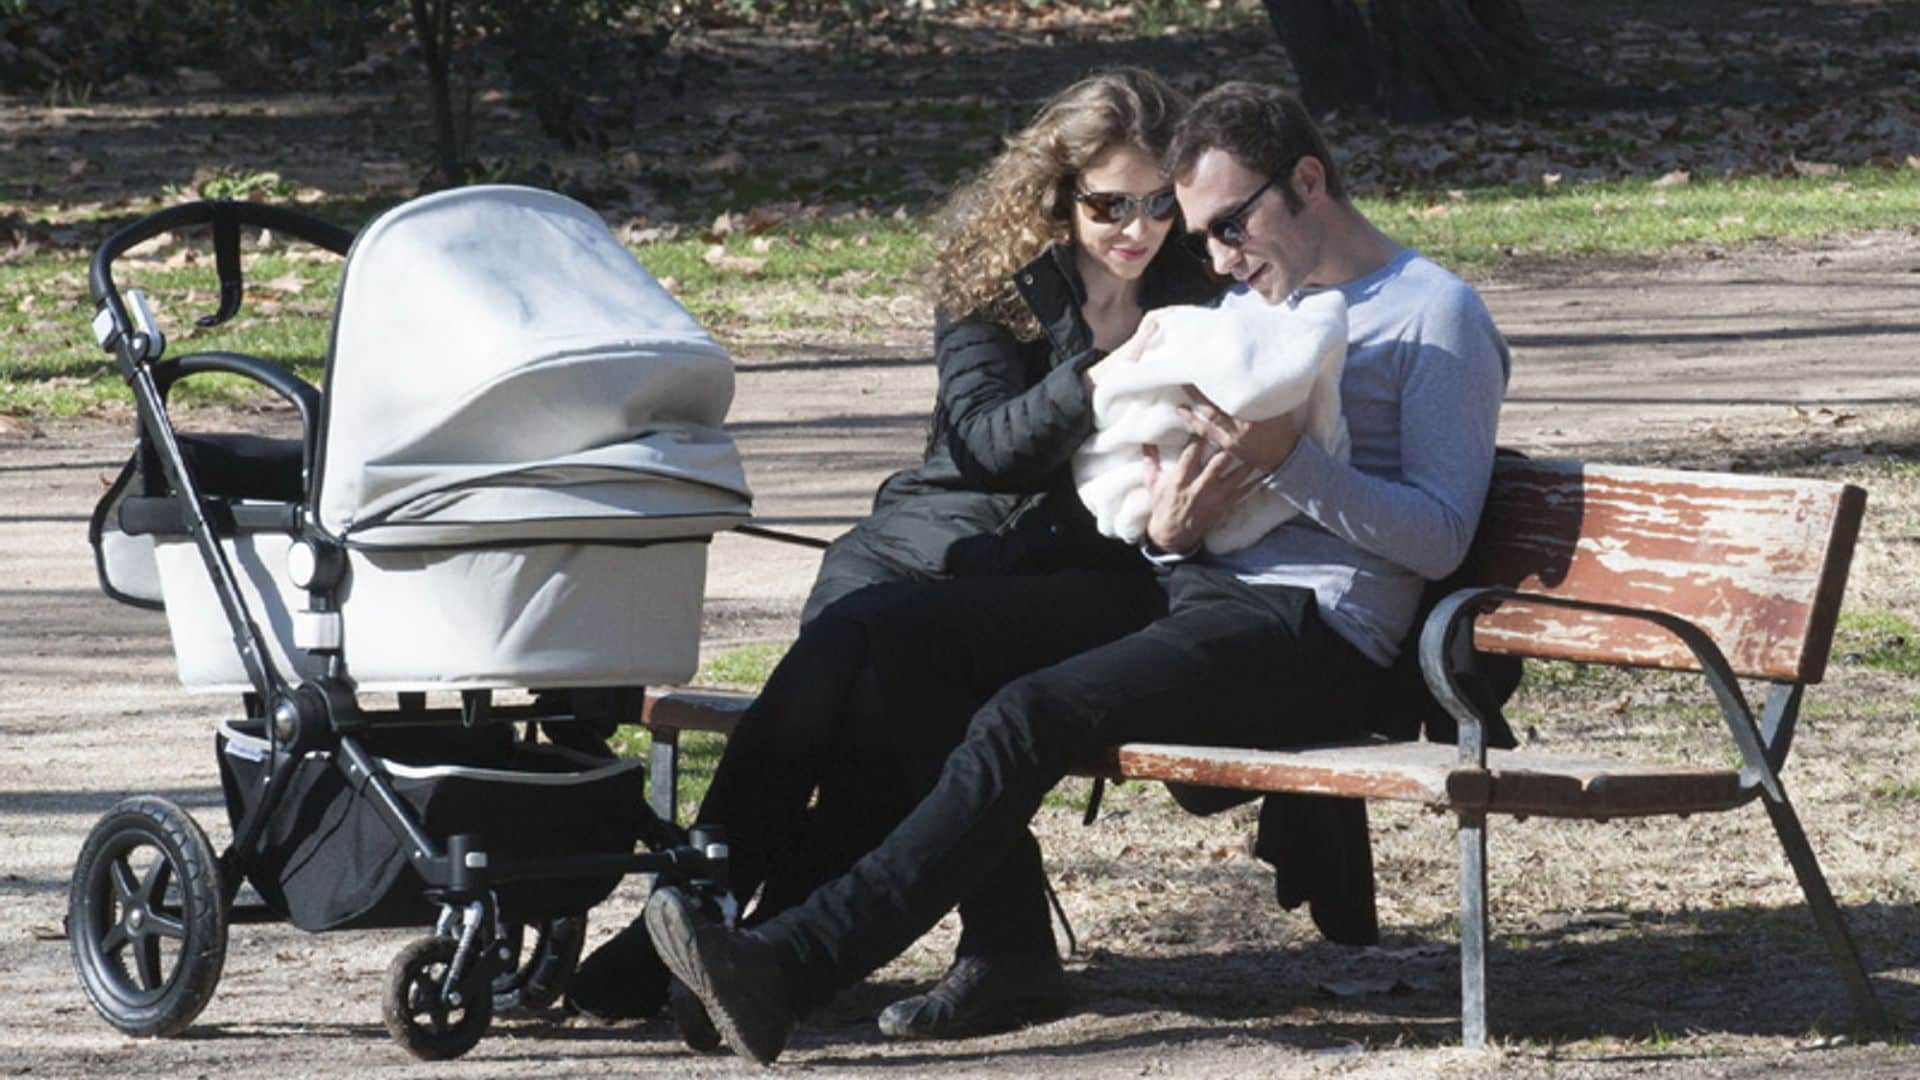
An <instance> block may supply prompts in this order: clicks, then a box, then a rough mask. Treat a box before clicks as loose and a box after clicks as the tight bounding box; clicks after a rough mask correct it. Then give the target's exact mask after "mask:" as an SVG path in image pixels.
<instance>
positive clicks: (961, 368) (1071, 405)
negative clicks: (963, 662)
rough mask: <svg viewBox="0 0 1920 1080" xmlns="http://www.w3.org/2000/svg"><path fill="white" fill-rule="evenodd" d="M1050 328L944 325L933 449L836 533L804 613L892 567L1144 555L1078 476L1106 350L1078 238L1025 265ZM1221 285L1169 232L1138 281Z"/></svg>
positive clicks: (1189, 298) (1162, 290)
mask: <svg viewBox="0 0 1920 1080" xmlns="http://www.w3.org/2000/svg"><path fill="white" fill-rule="evenodd" d="M1014 284H1015V286H1016V288H1018V289H1019V291H1020V295H1021V297H1022V299H1024V300H1025V301H1026V303H1027V307H1028V309H1029V310H1031V311H1032V312H1033V314H1034V317H1035V319H1036V320H1038V321H1039V323H1040V326H1041V328H1042V330H1044V331H1045V332H1044V333H1043V334H1042V336H1040V337H1038V338H1036V339H1034V340H1032V341H1021V340H1019V339H1018V338H1016V337H1015V336H1014V335H1013V332H1012V331H1010V330H1009V329H1007V327H1005V326H1003V325H1001V324H999V323H996V322H992V321H989V320H987V319H981V318H964V319H959V320H956V321H948V320H947V319H945V318H942V319H941V320H940V321H939V324H938V325H937V326H936V328H935V330H934V364H935V366H936V367H937V368H938V369H939V373H940V390H939V397H938V400H937V401H936V402H935V405H934V411H933V421H932V425H931V429H930V430H929V432H928V436H927V448H926V456H925V458H924V459H923V460H922V461H921V463H920V464H919V465H917V466H915V467H914V468H911V469H904V470H902V471H900V472H897V473H894V474H893V475H892V476H890V477H888V478H887V479H886V481H885V482H884V483H882V484H881V485H880V490H879V491H878V492H877V493H876V494H875V495H874V500H873V513H872V514H871V515H870V516H869V517H867V518H866V519H865V520H863V521H861V522H860V523H859V524H858V525H856V526H854V528H853V530H852V531H850V532H848V533H846V534H845V535H843V536H841V537H840V538H839V539H838V540H836V541H834V544H833V546H832V547H831V548H829V549H828V551H827V553H826V556H825V558H824V559H823V560H822V562H821V566H820V575H819V577H818V578H817V579H816V580H815V582H814V588H813V593H812V595H810V596H809V597H808V598H807V605H806V610H805V611H804V613H803V614H802V617H801V621H802V622H803V623H804V622H807V621H810V620H811V619H812V618H813V617H814V616H815V615H817V614H819V612H821V611H822V610H824V609H825V608H826V607H827V606H828V605H829V604H832V603H833V602H835V601H837V600H839V599H840V598H842V597H844V596H846V595H848V594H850V593H852V592H854V591H856V590H858V589H860V588H862V587H864V586H866V585H871V584H875V583H878V582H882V581H899V580H931V579H934V578H940V577H951V576H957V575H979V574H1012V573H1043V572H1046V571H1049V570H1054V569H1060V568H1064V567H1068V566H1098V565H1123V564H1133V563H1139V562H1140V561H1141V560H1139V558H1138V556H1137V554H1136V553H1135V552H1134V550H1133V549H1132V548H1130V547H1128V546H1125V545H1121V544H1119V543H1117V542H1115V541H1112V540H1108V539H1106V538H1103V537H1101V536H1100V535H1099V534H1098V533H1097V532H1096V530H1095V529H1094V525H1093V518H1092V516H1091V515H1090V514H1088V513H1087V512H1086V509H1085V507H1083V506H1082V505H1081V503H1080V499H1079V496H1078V495H1076V494H1075V492H1074V489H1073V470H1072V465H1071V463H1072V459H1073V452H1074V451H1075V450H1077V449H1078V448H1079V446H1080V444H1081V442H1083V441H1084V440H1085V439H1086V438H1087V436H1088V435H1090V434H1091V433H1092V432H1093V396H1092V394H1091V393H1090V392H1089V391H1088V389H1087V385H1086V381H1085V380H1084V379H1083V378H1081V375H1082V373H1084V372H1085V371H1086V369H1087V368H1088V367H1090V366H1091V365H1092V364H1093V363H1094V362H1095V361H1097V360H1099V359H1100V358H1101V357H1102V356H1104V355H1105V353H1103V352H1101V351H1100V350H1099V349H1096V348H1095V347H1094V344H1093V334H1092V331H1091V330H1089V329H1088V327H1087V323H1086V319H1085V318H1084V317H1082V315H1081V307H1082V306H1083V305H1084V304H1085V302H1086V286H1085V285H1084V284H1082V282H1081V280H1080V272H1079V268H1078V267H1077V265H1076V264H1075V261H1074V250H1073V248H1072V247H1071V246H1070V245H1065V244H1061V245H1056V246H1054V247H1052V248H1050V249H1048V250H1047V251H1046V252H1044V253H1042V254H1041V255H1040V257H1039V258H1036V259H1035V260H1034V261H1033V262H1031V263H1028V264H1027V265H1026V266H1025V267H1024V268H1022V269H1021V270H1020V271H1019V273H1018V274H1016V275H1015V279H1014ZM1219 292H1220V285H1219V283H1218V282H1216V281H1215V280H1214V279H1213V278H1212V277H1211V276H1210V275H1209V274H1208V273H1207V272H1206V270H1205V268H1204V267H1203V266H1202V265H1201V264H1200V262H1199V261H1198V260H1197V259H1196V258H1194V257H1193V255H1192V254H1190V253H1189V252H1188V251H1186V250H1184V249H1183V247H1182V246H1181V245H1179V244H1176V243H1168V244H1166V245H1164V246H1163V247H1162V248H1161V250H1160V253H1159V254H1158V255H1156V256H1155V257H1154V260H1153V263H1152V264H1151V265H1150V266H1148V268H1147V272H1146V275H1145V276H1144V277H1143V278H1142V279H1141V283H1140V299H1141V306H1142V307H1144V308H1147V309H1152V308H1156V307H1164V306H1167V305H1169V304H1193V303H1204V302H1206V301H1208V300H1211V299H1213V298H1214V297H1215V296H1217V295H1219Z"/></svg>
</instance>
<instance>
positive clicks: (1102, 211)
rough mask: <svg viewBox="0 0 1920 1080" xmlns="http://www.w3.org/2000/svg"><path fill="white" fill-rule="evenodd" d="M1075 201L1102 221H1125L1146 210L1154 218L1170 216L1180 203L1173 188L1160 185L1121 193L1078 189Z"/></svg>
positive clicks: (1096, 219)
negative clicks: (1156, 188)
mask: <svg viewBox="0 0 1920 1080" xmlns="http://www.w3.org/2000/svg"><path fill="white" fill-rule="evenodd" d="M1073 201H1074V202H1077V203H1079V204H1080V205H1081V206H1084V207H1086V208H1087V216H1088V217H1090V218H1092V219H1093V220H1094V221H1095V222H1096V223H1097V224H1100V225H1124V224H1126V223H1127V222H1129V221H1132V220H1133V216H1134V215H1135V214H1138V213H1140V212H1141V211H1143V210H1144V211H1146V215H1147V216H1148V217H1150V218H1152V219H1153V220H1155V221H1166V220H1167V219H1168V218H1171V217H1172V216H1173V214H1174V211H1176V210H1178V209H1179V208H1180V207H1179V204H1178V203H1176V202H1175V201H1174V199H1173V189H1172V188H1170V187H1169V188H1161V189H1160V190H1159V191H1156V192H1153V193H1152V194H1149V195H1122V194H1119V193H1118V192H1113V191H1075V192H1074V193H1073Z"/></svg>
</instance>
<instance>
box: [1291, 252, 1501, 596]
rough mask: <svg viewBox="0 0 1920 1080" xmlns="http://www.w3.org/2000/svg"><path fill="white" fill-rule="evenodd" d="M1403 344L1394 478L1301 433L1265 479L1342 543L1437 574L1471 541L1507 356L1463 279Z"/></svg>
mask: <svg viewBox="0 0 1920 1080" xmlns="http://www.w3.org/2000/svg"><path fill="white" fill-rule="evenodd" d="M1402 347H1403V348H1405V349H1406V350H1407V355H1406V357H1405V362H1404V364H1403V366H1402V368H1401V383H1400V428H1399V437H1400V475H1399V476H1398V477H1386V476H1377V475H1372V474H1369V473H1364V472H1361V471H1360V470H1359V469H1356V468H1354V467H1353V466H1352V465H1350V464H1347V463H1345V462H1341V461H1338V460H1336V459H1335V458H1334V457H1333V456H1331V455H1330V454H1328V453H1327V452H1326V451H1325V450H1324V449H1322V448H1321V447H1319V446H1317V445H1315V444H1314V443H1313V442H1312V441H1310V440H1308V439H1301V440H1300V442H1299V444H1298V445H1297V446H1295V448H1294V451H1293V454H1292V455H1291V456H1289V457H1288V458H1287V460H1286V461H1284V462H1282V463H1281V465H1280V467H1279V468H1277V469H1275V470H1274V471H1273V473H1272V474H1270V475H1269V476H1268V477H1267V480H1266V484H1267V486H1268V487H1269V488H1271V489H1272V490H1273V491H1275V492H1277V493H1279V494H1280V495H1281V496H1283V497H1284V498H1286V499H1287V500H1288V501H1290V502H1292V503H1293V504H1294V505H1295V506H1297V507H1299V509H1300V511H1301V512H1302V513H1304V514H1306V515H1307V516H1308V517H1310V518H1312V519H1313V520H1314V521H1316V522H1318V523H1319V524H1320V525H1321V526H1323V527H1324V528H1326V529H1327V530H1328V531H1330V532H1332V533H1333V534H1334V535H1336V536H1338V537H1340V538H1341V539H1343V540H1346V541H1347V542H1348V543H1351V544H1353V545H1355V546H1356V547H1359V548H1361V549H1363V550H1366V551H1370V552H1372V553H1374V554H1376V555H1379V556H1380V557H1382V558H1385V559H1389V560H1391V561H1393V562H1395V563H1398V564H1400V565H1401V566H1404V567H1406V568H1408V569H1409V570H1412V571H1413V572H1415V573H1417V574H1419V575H1420V576H1421V577H1424V578H1427V579H1429V580H1438V579H1440V578H1443V577H1445V576H1447V574H1449V573H1451V572H1452V571H1453V569H1454V568H1455V567H1457V566H1459V565H1460V562H1461V560H1463V559H1465V558H1466V554H1467V548H1468V546H1469V545H1470V544H1471V543H1472V542H1473V532H1474V528H1475V526H1476V525H1477V524H1478V523H1479V520H1480V508H1481V506H1482V505H1483V504H1484V503H1485V501H1486V495H1487V482H1488V479H1489V478H1490V477H1491V476H1492V474H1493V449H1494V437H1495V434H1496V431H1497V429H1498V426H1499V418H1500V401H1501V398H1502V397H1504V396H1505V393H1506V383H1507V372H1508V367H1509V363H1510V361H1509V357H1508V353H1507V346H1506V342H1505V341H1504V340H1502V338H1501V337H1500V331H1499V330H1498V329H1497V328H1495V326H1494V324H1493V319H1492V317H1491V316H1490V315H1488V314H1487V310H1486V307H1485V306H1484V305H1483V304H1482V303H1481V302H1480V299H1479V297H1478V296H1476V295H1475V294H1474V293H1473V291H1472V290H1471V289H1469V288H1467V287H1466V286H1465V285H1461V286H1460V287H1459V289H1458V290H1457V291H1456V292H1455V293H1454V294H1453V295H1451V296H1450V297H1448V298H1446V300H1445V301H1444V302H1442V303H1437V304H1434V305H1433V306H1432V307H1431V308H1430V309H1428V310H1427V311H1425V312H1424V313H1423V314H1422V317H1421V319H1420V330H1419V335H1418V337H1417V339H1415V340H1411V341H1408V342H1406V343H1405V344H1404V345H1403V346H1402Z"/></svg>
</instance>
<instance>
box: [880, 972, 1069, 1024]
mask: <svg viewBox="0 0 1920 1080" xmlns="http://www.w3.org/2000/svg"><path fill="white" fill-rule="evenodd" d="M1066 1011H1067V979H1066V973H1065V972H1063V971H1061V970H1060V958H1059V957H1058V956H1055V955H1054V954H1053V953H1052V952H1045V953H1001V954H998V955H994V956H962V957H960V958H958V959H956V960H955V961H954V962H953V966H952V967H950V968H948V969H947V973H946V974H945V975H943V976H941V977H940V981H939V982H937V983H935V984H934V986H933V989H931V990H929V991H927V992H926V993H924V994H918V995H916V996H914V997H910V998H904V999H902V1000H900V1001H896V1002H894V1003H893V1004H891V1005H889V1006H887V1007H886V1009H885V1010H884V1011H882V1012H881V1013H880V1033H881V1034H882V1035H885V1036H887V1037H888V1038H891V1039H959V1038H966V1037H968V1036H972V1035H986V1034H990V1033H992V1032H996V1031H1010V1030H1012V1029H1014V1028H1019V1027H1025V1026H1027V1025H1028V1024H1036V1023H1039V1022H1040V1021H1042V1020H1053V1019H1056V1018H1057V1017H1059V1016H1061V1015H1062V1014H1064V1013H1065V1012H1066Z"/></svg>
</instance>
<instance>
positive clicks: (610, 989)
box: [567, 919, 668, 1020]
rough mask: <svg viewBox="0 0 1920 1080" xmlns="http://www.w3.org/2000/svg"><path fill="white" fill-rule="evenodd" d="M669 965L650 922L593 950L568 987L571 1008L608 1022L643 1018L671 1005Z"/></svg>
mask: <svg viewBox="0 0 1920 1080" xmlns="http://www.w3.org/2000/svg"><path fill="white" fill-rule="evenodd" d="M667 979H668V975H667V966H666V965H665V964H663V963H661V962H660V954H659V953H657V952H655V951H654V948H653V941H652V939H651V938H649V937H648V936H647V926H646V922H645V920H644V919H635V920H633V922H631V923H629V924H628V925H627V928H626V929H625V930H622V931H620V932H619V933H617V934H615V935H613V936H612V937H611V938H608V939H607V942H606V944H604V945H602V946H600V947H599V948H597V949H595V950H593V953H592V954H591V955H589V956H588V957H587V958H586V960H585V961H583V962H582V963H581V964H580V967H579V968H578V969H577V970H576V971H574V973H573V978H572V979H571V980H569V981H568V983H567V1005H568V1006H569V1007H570V1008H572V1009H574V1010H575V1011H576V1012H583V1013H586V1014H587V1015H589V1016H594V1017H598V1018H599V1019H602V1020H640V1019H645V1018H646V1017H649V1016H653V1015H654V1014H656V1013H658V1012H659V1011H660V1006H662V1005H664V1004H666V1001H667Z"/></svg>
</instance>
